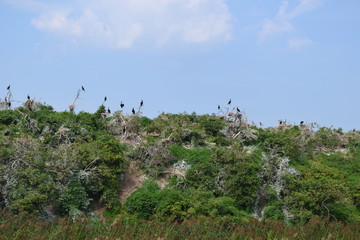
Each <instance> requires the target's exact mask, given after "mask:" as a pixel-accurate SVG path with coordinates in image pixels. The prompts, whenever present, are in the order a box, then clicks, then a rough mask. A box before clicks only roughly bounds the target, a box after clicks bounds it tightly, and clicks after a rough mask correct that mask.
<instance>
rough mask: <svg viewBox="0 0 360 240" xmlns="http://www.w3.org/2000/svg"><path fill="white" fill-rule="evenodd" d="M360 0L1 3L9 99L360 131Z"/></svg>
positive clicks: (0, 36)
mask: <svg viewBox="0 0 360 240" xmlns="http://www.w3.org/2000/svg"><path fill="white" fill-rule="evenodd" d="M359 43H360V1H357V0H344V1H330V0H271V1H269V0H252V1H242V0H227V1H226V0H136V1H135V0H122V1H115V0H102V1H99V0H72V1H69V0H62V1H55V0H47V1H44V0H33V1H32V0H29V1H26V0H0V97H1V98H3V97H4V96H5V94H6V87H7V86H8V85H9V84H10V85H11V89H12V92H13V96H14V103H13V104H14V105H15V106H18V105H20V104H21V103H22V102H24V101H25V100H26V96H27V94H29V95H30V96H31V97H32V98H36V100H38V101H41V102H46V103H48V104H50V105H52V106H54V107H55V109H56V110H59V111H62V110H65V109H67V106H68V105H69V104H71V103H72V101H73V98H74V97H75V95H76V92H77V90H78V89H79V88H80V87H81V86H82V85H83V86H84V87H85V88H86V92H85V93H82V95H81V97H80V99H79V100H78V101H77V103H76V107H77V111H81V110H84V111H90V112H93V111H95V110H96V109H97V107H98V106H99V105H100V104H101V103H102V100H103V98H104V96H107V97H108V101H107V103H106V106H108V107H110V109H111V110H112V111H115V110H118V109H119V104H120V101H123V102H124V104H125V106H126V107H125V111H126V112H128V113H130V112H131V108H132V107H137V106H138V105H139V102H140V100H142V99H143V100H144V105H145V106H144V109H143V114H144V115H146V116H149V117H155V116H157V115H158V114H159V113H161V112H171V113H179V112H188V113H192V112H193V111H195V112H196V113H198V114H205V113H208V114H211V113H216V112H217V105H218V104H220V105H221V106H225V105H226V103H227V101H228V100H229V99H230V98H231V99H232V102H233V106H234V107H235V106H238V107H239V108H240V109H242V110H244V111H245V112H246V114H247V116H248V118H249V119H250V120H253V121H254V122H255V123H257V124H258V123H259V122H262V123H264V125H265V126H274V125H276V124H277V121H278V120H279V119H287V121H288V122H291V123H298V122H300V121H301V120H304V121H305V122H307V123H311V122H316V123H319V124H320V125H321V126H334V127H336V128H337V127H342V128H343V129H346V130H350V129H353V128H357V129H360V107H359V103H360V94H359V89H360V57H359V56H360V47H359Z"/></svg>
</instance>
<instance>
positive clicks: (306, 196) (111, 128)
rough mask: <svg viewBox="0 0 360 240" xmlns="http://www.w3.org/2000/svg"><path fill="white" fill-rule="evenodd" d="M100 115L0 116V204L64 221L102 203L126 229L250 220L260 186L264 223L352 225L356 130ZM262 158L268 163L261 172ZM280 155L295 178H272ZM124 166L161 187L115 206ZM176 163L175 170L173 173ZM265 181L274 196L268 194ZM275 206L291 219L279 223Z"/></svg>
mask: <svg viewBox="0 0 360 240" xmlns="http://www.w3.org/2000/svg"><path fill="white" fill-rule="evenodd" d="M105 110H106V109H105V106H103V105H102V106H100V107H99V108H98V110H97V111H96V112H95V113H93V114H92V113H86V112H79V113H77V114H76V113H74V112H67V111H64V112H56V111H54V109H53V108H52V107H51V106H47V105H45V104H39V103H36V105H35V106H34V108H33V109H31V110H30V109H28V108H27V107H26V106H25V107H20V108H17V109H16V110H3V111H0V207H1V208H2V209H6V210H8V211H11V212H12V213H15V214H22V213H29V214H35V215H41V214H43V213H44V212H45V211H47V210H46V209H52V210H53V211H54V214H55V215H62V216H72V217H73V219H74V218H75V217H76V216H78V215H79V214H81V213H85V214H87V213H89V211H90V209H91V208H92V207H94V206H99V205H102V206H105V207H106V211H105V214H106V215H107V216H111V217H113V218H114V217H115V216H116V214H120V213H121V214H125V215H127V220H126V221H128V223H129V224H130V223H131V224H140V222H138V221H140V220H138V219H137V217H138V218H142V219H149V218H153V219H162V220H164V221H165V219H166V220H168V221H175V222H182V221H187V220H188V219H196V218H201V217H204V216H205V217H211V218H214V219H217V220H219V219H222V220H225V219H226V220H227V221H230V222H239V221H244V220H249V219H250V216H251V214H253V211H254V205H255V201H256V199H257V198H258V195H259V192H260V191H259V189H261V191H263V190H264V189H265V190H266V193H265V195H264V201H265V203H264V206H265V208H264V209H263V210H264V211H263V212H264V216H263V219H265V220H266V221H273V220H283V219H285V220H290V221H292V222H295V223H296V222H302V221H303V222H304V223H305V222H307V221H310V220H311V219H314V218H313V217H314V216H319V217H327V218H329V219H330V220H331V221H336V220H340V221H343V222H356V221H359V219H360V170H359V169H360V134H359V132H357V131H351V132H348V133H344V132H343V131H342V130H341V129H332V128H326V127H323V128H320V129H318V130H313V129H312V128H310V127H309V126H305V125H302V126H292V125H286V124H285V125H284V124H283V125H281V126H278V127H276V128H266V129H263V128H257V127H256V126H251V124H248V123H246V122H244V121H245V120H243V122H242V123H239V122H238V121H235V120H234V119H232V118H230V117H227V118H226V119H220V118H219V117H217V116H214V115H212V116H210V115H197V114H195V113H192V114H187V113H183V114H161V115H160V116H158V117H157V118H155V119H149V118H147V117H143V116H133V115H131V116H126V115H124V114H123V113H122V112H121V111H118V112H115V113H114V114H113V115H106V114H104V113H105ZM124 126H126V133H124V132H123V129H124ZM5 133H6V134H5ZM254 136H255V137H254ZM256 136H257V137H256ZM121 142H123V143H124V142H125V143H127V145H125V144H123V143H121ZM263 155H266V156H269V159H271V161H269V162H268V164H265V163H264V162H262V160H261V159H263V157H262V156H263ZM281 157H284V158H289V159H290V164H291V167H293V168H295V169H296V170H297V171H296V173H294V171H293V172H292V174H283V175H281V176H280V175H279V176H277V175H276V173H279V172H281V171H282V170H284V169H285V170H289V169H290V166H288V165H286V166H285V165H284V166H280V165H279V162H278V160H279V159H280V158H281ZM128 161H135V162H136V164H135V165H136V166H140V167H141V171H142V173H141V174H146V175H147V177H149V178H151V177H154V178H164V179H162V180H166V178H168V177H169V178H171V179H170V180H169V184H168V186H167V187H166V188H165V189H163V190H160V189H159V187H158V185H157V184H156V183H154V182H151V181H147V182H145V183H144V186H143V187H141V188H140V189H138V190H137V191H135V192H134V193H133V194H132V195H131V196H130V197H129V198H128V199H127V201H126V203H125V204H124V206H122V205H121V203H120V201H119V191H120V186H121V181H122V176H123V174H124V173H125V171H127V168H128V167H129V162H128ZM183 161H184V162H185V163H186V164H187V165H186V164H185V167H184V169H175V166H177V165H173V164H175V163H183ZM131 166H132V165H131ZM177 167H179V166H177ZM180 168H181V167H180ZM267 169H268V171H267ZM133 170H134V169H131V171H133ZM266 171H267V172H266ZM264 172H266V173H267V174H263V173H264ZM284 172H291V171H284ZM184 176H185V177H184ZM272 176H276V177H277V179H276V181H277V182H276V184H279V183H281V187H283V188H284V189H282V190H281V191H280V192H279V191H278V192H275V191H274V189H275V187H274V184H275V178H274V177H272ZM264 186H267V188H266V187H264ZM99 202H100V203H99ZM283 209H288V210H289V211H290V213H291V214H293V216H294V217H293V218H291V214H289V216H290V217H289V216H284V212H283ZM91 210H93V209H91ZM285 215H286V214H285ZM134 216H136V217H134ZM313 221H315V220H313ZM315 222H316V221H315ZM131 224H130V225H131ZM0 225H1V224H0ZM131 226H132V225H131ZM272 234H273V233H269V235H267V237H268V238H271V237H272V236H275V235H272ZM219 238H223V236H220V235H219ZM254 238H255V237H254Z"/></svg>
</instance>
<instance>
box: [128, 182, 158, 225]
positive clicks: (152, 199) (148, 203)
mask: <svg viewBox="0 0 360 240" xmlns="http://www.w3.org/2000/svg"><path fill="white" fill-rule="evenodd" d="M159 190H160V188H159V186H158V185H157V184H156V183H155V182H151V181H145V182H144V185H143V186H142V187H141V188H140V189H138V190H136V191H135V192H134V193H133V194H131V196H130V197H129V198H128V199H127V200H126V203H125V209H126V211H128V212H129V213H132V214H135V215H136V216H139V217H141V218H145V219H148V218H149V217H150V216H151V215H152V214H154V213H155V208H156V206H157V193H158V192H159Z"/></svg>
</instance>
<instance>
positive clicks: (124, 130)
mask: <svg viewBox="0 0 360 240" xmlns="http://www.w3.org/2000/svg"><path fill="white" fill-rule="evenodd" d="M125 133H126V127H125V126H124V127H123V134H125Z"/></svg>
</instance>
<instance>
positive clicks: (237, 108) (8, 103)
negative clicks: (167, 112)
mask: <svg viewBox="0 0 360 240" xmlns="http://www.w3.org/2000/svg"><path fill="white" fill-rule="evenodd" d="M6 89H7V90H8V91H9V90H10V85H9V86H7V88H6ZM81 90H82V91H84V92H85V88H84V86H81ZM27 99H28V100H30V99H31V98H30V95H29V94H28V95H27ZM7 100H8V99H7V98H6V97H5V102H6V103H7V105H8V107H11V102H10V101H9V102H8V101H7ZM106 101H107V97H106V96H105V97H104V102H106ZM227 104H228V105H231V99H229V101H228V103H227ZM143 106H144V101H143V100H141V102H140V108H141V107H143ZM124 107H125V104H124V103H123V102H122V101H121V102H120V108H121V109H123V108H124ZM220 109H221V107H220V105H218V110H220ZM236 111H237V112H238V113H240V112H241V111H240V109H239V107H236ZM107 112H108V113H109V114H111V110H110V108H108V109H107ZM131 112H132V114H134V115H135V114H136V112H135V109H134V108H132V110H131ZM283 123H286V121H285V122H283V121H282V120H279V124H280V125H281V124H283ZM300 125H301V126H302V125H304V121H301V122H300Z"/></svg>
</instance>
